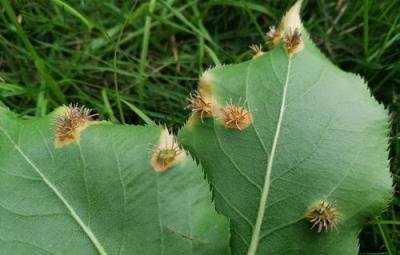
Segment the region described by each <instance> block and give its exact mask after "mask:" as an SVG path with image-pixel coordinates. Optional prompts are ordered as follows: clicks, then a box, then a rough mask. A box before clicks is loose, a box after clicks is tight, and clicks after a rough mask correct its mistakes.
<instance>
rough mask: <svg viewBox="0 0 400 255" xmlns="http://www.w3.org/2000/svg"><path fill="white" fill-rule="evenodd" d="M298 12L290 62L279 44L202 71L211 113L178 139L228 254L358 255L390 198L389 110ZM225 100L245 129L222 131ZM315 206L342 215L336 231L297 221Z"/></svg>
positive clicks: (289, 21)
mask: <svg viewBox="0 0 400 255" xmlns="http://www.w3.org/2000/svg"><path fill="white" fill-rule="evenodd" d="M298 10H299V3H298V4H297V5H296V6H295V7H294V10H292V11H291V12H290V13H289V14H288V15H287V16H286V17H285V19H284V21H283V24H282V25H281V29H287V28H290V29H292V28H293V26H298V27H299V29H300V31H301V32H302V33H303V40H304V48H303V49H302V50H301V49H300V51H299V52H297V53H295V54H293V55H292V56H291V57H289V56H288V50H287V48H286V47H285V45H283V44H282V43H280V44H279V45H277V46H276V47H275V48H274V49H272V50H271V51H269V52H267V53H265V54H263V55H261V54H260V55H261V56H258V57H256V58H254V59H252V60H251V61H247V62H244V63H241V64H236V65H228V66H222V67H217V68H214V69H211V70H209V71H207V72H206V73H205V74H204V75H203V76H202V77H201V80H200V93H202V95H201V96H202V97H203V99H204V100H205V101H206V102H205V103H208V104H211V107H209V108H204V109H205V110H204V111H203V112H202V113H204V114H203V116H200V117H202V118H200V117H199V116H198V115H199V113H194V115H193V116H192V118H191V119H190V120H189V122H188V123H187V124H186V126H185V127H184V128H183V129H182V130H181V132H180V134H179V138H180V140H181V141H182V143H183V144H184V145H185V146H186V147H187V148H188V149H189V150H190V151H191V152H192V154H193V155H195V156H196V157H197V158H198V159H199V160H200V161H201V163H202V165H203V167H204V168H205V170H206V173H207V174H208V178H209V180H210V182H211V184H212V187H213V191H214V197H215V202H216V207H217V210H218V211H220V212H222V213H224V214H225V215H226V216H228V217H229V218H230V219H231V230H232V242H231V244H232V248H233V253H234V254H249V255H253V254H263V255H265V254H267V255H271V254H279V255H280V254H296V255H297V254H307V255H310V254H311V255H312V254H329V255H337V254H346V255H347V254H357V251H358V233H359V232H360V230H361V228H362V226H363V224H365V222H366V221H367V220H368V219H370V218H371V217H372V216H374V215H377V214H378V213H380V212H381V211H382V210H383V209H384V208H385V206H386V204H387V202H388V200H389V199H390V196H391V178H390V174H389V171H388V161H387V159H388V155H387V138H386V137H387V133H388V116H387V112H386V111H385V110H384V108H383V106H381V105H379V104H378V103H377V102H376V101H375V100H374V99H373V98H372V97H371V95H370V92H369V91H368V90H367V86H366V84H365V83H364V81H363V80H362V79H361V78H360V77H358V76H356V75H354V74H350V73H346V72H343V71H341V70H339V69H338V68H337V67H335V66H334V65H333V64H332V63H330V62H329V61H328V60H327V59H326V58H325V57H324V56H323V55H322V54H321V53H320V51H319V50H318V49H317V48H316V47H315V46H314V45H313V43H312V42H311V40H310V39H309V38H308V37H307V35H306V32H305V30H304V29H303V28H302V26H301V24H299V17H298V12H297V11H298ZM289 16H291V17H289ZM285 26H286V27H285ZM289 32H290V31H289ZM207 100H208V101H207ZM230 102H232V104H234V105H242V106H243V107H244V108H247V109H248V110H249V111H250V112H251V113H252V116H253V118H252V119H253V122H252V123H251V125H250V126H248V127H244V128H243V130H239V129H235V128H225V126H224V125H223V124H221V121H224V118H223V113H222V111H220V110H218V108H219V109H221V108H223V107H225V106H226V105H228V104H230ZM210 109H214V110H210ZM215 109H217V110H215ZM194 110H198V109H194ZM210 112H211V113H212V114H213V116H212V117H207V115H209V114H210ZM321 200H322V201H326V202H329V203H330V205H333V206H335V207H336V209H337V212H338V213H339V214H340V215H339V217H338V218H337V223H338V224H337V228H336V230H334V229H333V230H329V231H327V232H325V231H322V232H318V231H317V229H316V228H314V229H311V226H312V224H311V223H310V222H309V221H308V220H307V219H305V214H306V212H307V211H308V210H309V208H310V207H312V206H313V205H315V203H316V202H317V201H321Z"/></svg>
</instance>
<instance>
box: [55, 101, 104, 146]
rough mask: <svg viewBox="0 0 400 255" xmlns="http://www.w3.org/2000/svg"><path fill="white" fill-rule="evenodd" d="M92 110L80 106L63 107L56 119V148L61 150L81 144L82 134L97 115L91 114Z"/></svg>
mask: <svg viewBox="0 0 400 255" xmlns="http://www.w3.org/2000/svg"><path fill="white" fill-rule="evenodd" d="M91 111H92V110H91V109H89V108H86V107H85V106H79V105H78V104H70V105H69V106H63V107H62V109H61V112H60V113H59V114H58V115H57V116H56V117H55V118H54V123H55V124H56V126H57V129H56V139H55V146H56V147H57V148H60V147H62V146H64V145H66V144H69V143H79V136H80V132H81V131H82V130H84V129H85V128H86V127H88V126H89V125H90V124H91V122H92V121H93V120H94V119H93V117H94V116H96V115H97V114H91Z"/></svg>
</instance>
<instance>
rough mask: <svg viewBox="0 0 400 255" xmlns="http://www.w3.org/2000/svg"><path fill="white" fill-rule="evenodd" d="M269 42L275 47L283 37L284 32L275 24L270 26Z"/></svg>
mask: <svg viewBox="0 0 400 255" xmlns="http://www.w3.org/2000/svg"><path fill="white" fill-rule="evenodd" d="M266 37H267V44H268V45H269V47H270V48H273V47H275V46H276V45H277V44H278V43H279V42H280V41H281V39H282V33H281V32H280V31H279V30H277V29H276V28H275V26H270V27H269V30H268V32H267V34H266Z"/></svg>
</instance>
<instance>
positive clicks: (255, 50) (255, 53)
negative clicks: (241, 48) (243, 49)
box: [249, 44, 264, 58]
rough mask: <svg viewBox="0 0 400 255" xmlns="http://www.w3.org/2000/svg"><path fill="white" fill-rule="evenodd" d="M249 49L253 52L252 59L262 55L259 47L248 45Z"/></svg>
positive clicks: (262, 52)
mask: <svg viewBox="0 0 400 255" xmlns="http://www.w3.org/2000/svg"><path fill="white" fill-rule="evenodd" d="M249 48H250V49H251V50H252V51H253V58H257V57H259V56H262V55H264V51H263V50H262V47H261V45H256V44H253V45H250V46H249Z"/></svg>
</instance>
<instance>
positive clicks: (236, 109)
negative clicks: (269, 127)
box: [220, 102, 253, 130]
mask: <svg viewBox="0 0 400 255" xmlns="http://www.w3.org/2000/svg"><path fill="white" fill-rule="evenodd" d="M220 120H221V123H222V124H223V125H224V126H225V127H226V128H235V129H239V130H243V129H245V128H247V127H248V126H249V125H250V124H251V123H252V122H253V115H252V114H251V112H249V111H248V110H246V109H245V108H244V107H242V106H236V105H233V104H232V102H230V103H229V104H228V105H227V106H226V107H225V108H223V109H221V117H220Z"/></svg>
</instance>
